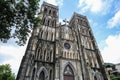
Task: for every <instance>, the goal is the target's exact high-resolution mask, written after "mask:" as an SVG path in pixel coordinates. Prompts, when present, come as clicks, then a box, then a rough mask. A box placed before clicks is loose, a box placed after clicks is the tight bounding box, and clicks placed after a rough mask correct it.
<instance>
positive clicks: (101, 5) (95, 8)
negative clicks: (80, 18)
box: [78, 0, 113, 14]
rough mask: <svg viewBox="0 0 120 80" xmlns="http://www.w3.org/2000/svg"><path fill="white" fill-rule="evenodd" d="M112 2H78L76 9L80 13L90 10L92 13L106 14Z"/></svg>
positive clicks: (80, 0)
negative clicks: (77, 8) (78, 9)
mask: <svg viewBox="0 0 120 80" xmlns="http://www.w3.org/2000/svg"><path fill="white" fill-rule="evenodd" d="M112 1H113V0H79V5H78V7H79V8H80V10H81V12H82V13H85V12H87V11H88V10H90V11H91V12H93V13H99V12H101V13H102V14H106V13H107V12H108V11H109V9H110V7H111V5H110V4H111V3H112Z"/></svg>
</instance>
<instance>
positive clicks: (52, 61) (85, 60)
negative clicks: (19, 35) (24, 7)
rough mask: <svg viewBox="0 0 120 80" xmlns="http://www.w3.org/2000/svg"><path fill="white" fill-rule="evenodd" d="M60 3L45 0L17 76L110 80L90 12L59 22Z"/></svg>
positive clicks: (22, 79) (43, 79)
mask: <svg viewBox="0 0 120 80" xmlns="http://www.w3.org/2000/svg"><path fill="white" fill-rule="evenodd" d="M58 10H59V9H58V6H55V5H52V4H49V3H46V2H43V4H42V6H41V14H40V15H39V16H38V17H39V18H41V19H42V22H41V23H40V25H39V26H38V27H37V28H36V29H34V30H33V32H32V35H31V37H30V39H29V43H28V46H27V49H26V52H25V55H24V56H23V59H22V61H21V65H20V68H19V72H18V75H17V78H16V79H17V80H109V77H108V75H107V73H106V70H105V69H104V66H103V65H104V63H103V59H102V57H101V54H100V51H99V49H98V46H97V44H96V41H95V38H94V36H93V33H92V30H91V27H90V25H89V22H88V20H87V18H86V16H83V15H81V14H78V13H74V14H73V16H72V17H71V19H70V21H69V22H68V21H66V20H65V24H63V25H61V24H60V23H59V13H58Z"/></svg>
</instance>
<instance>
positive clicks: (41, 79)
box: [39, 71, 45, 80]
mask: <svg viewBox="0 0 120 80" xmlns="http://www.w3.org/2000/svg"><path fill="white" fill-rule="evenodd" d="M39 80H45V73H44V72H43V71H42V72H41V73H40V76H39Z"/></svg>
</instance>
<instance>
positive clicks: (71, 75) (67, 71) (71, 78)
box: [64, 65, 74, 80]
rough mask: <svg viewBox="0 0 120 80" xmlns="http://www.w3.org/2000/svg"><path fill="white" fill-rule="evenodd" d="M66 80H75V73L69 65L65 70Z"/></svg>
mask: <svg viewBox="0 0 120 80" xmlns="http://www.w3.org/2000/svg"><path fill="white" fill-rule="evenodd" d="M64 80H74V73H73V70H72V68H71V67H70V66H69V65H67V66H66V67H65V69H64Z"/></svg>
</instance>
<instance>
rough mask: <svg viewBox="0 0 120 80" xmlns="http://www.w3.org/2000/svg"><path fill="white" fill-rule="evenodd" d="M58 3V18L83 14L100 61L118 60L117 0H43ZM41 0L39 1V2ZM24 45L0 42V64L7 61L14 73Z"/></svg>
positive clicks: (119, 27) (119, 2)
mask: <svg viewBox="0 0 120 80" xmlns="http://www.w3.org/2000/svg"><path fill="white" fill-rule="evenodd" d="M45 1H46V2H48V3H50V4H53V5H56V6H59V21H60V22H62V20H64V19H65V18H66V19H67V20H68V21H69V20H70V18H71V17H72V15H73V13H74V12H77V13H79V14H81V15H84V16H86V17H87V19H88V21H89V23H90V26H91V28H92V31H93V34H94V37H95V39H96V42H97V44H98V47H99V50H100V52H101V54H102V57H103V60H104V62H109V63H114V64H117V63H120V0H45ZM42 2H43V0H41V1H40V3H42ZM26 46H27V44H26V45H25V46H22V47H21V46H18V45H16V44H15V40H13V39H10V40H9V41H8V42H7V43H1V42H0V64H10V65H11V68H12V71H13V72H14V73H15V74H17V72H18V69H19V66H20V63H21V59H22V57H23V55H24V53H25V50H26Z"/></svg>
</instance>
